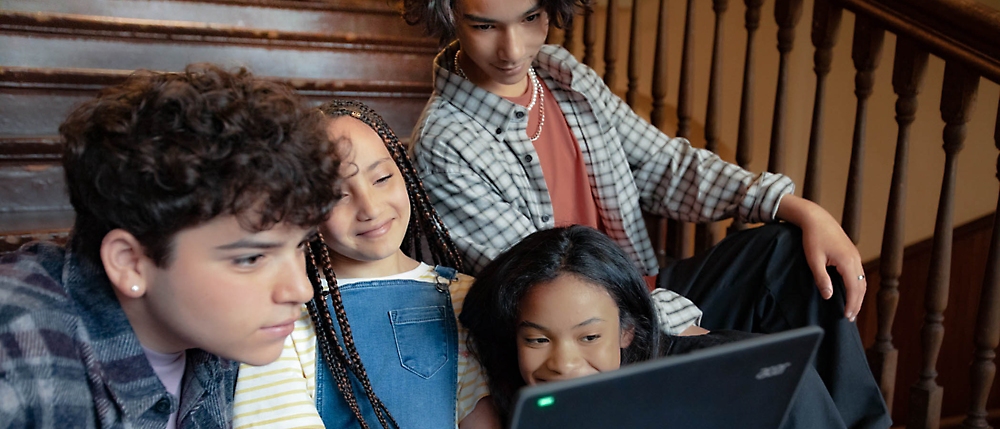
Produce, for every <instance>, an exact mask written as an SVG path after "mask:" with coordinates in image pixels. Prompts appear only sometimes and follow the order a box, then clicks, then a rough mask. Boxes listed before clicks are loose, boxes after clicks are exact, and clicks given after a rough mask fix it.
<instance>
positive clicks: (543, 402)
mask: <svg viewBox="0 0 1000 429" xmlns="http://www.w3.org/2000/svg"><path fill="white" fill-rule="evenodd" d="M554 403H556V398H555V397H554V396H543V397H541V398H538V406H539V407H548V406H550V405H552V404H554Z"/></svg>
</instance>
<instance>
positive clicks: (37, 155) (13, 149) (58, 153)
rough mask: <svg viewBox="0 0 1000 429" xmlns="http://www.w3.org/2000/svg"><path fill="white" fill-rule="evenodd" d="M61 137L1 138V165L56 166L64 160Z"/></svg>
mask: <svg viewBox="0 0 1000 429" xmlns="http://www.w3.org/2000/svg"><path fill="white" fill-rule="evenodd" d="M62 152H63V142H62V138H60V137H59V136H18V137H0V165H11V164H25V163H32V164H39V163H44V164H55V163H58V162H60V161H61V160H62Z"/></svg>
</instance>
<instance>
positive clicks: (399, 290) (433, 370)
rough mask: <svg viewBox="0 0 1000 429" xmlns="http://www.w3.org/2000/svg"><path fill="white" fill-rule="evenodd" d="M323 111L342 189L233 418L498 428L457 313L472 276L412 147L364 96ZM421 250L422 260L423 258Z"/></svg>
mask: <svg viewBox="0 0 1000 429" xmlns="http://www.w3.org/2000/svg"><path fill="white" fill-rule="evenodd" d="M320 110H321V111H323V112H324V113H325V114H326V115H327V116H328V117H329V118H330V122H329V124H328V128H327V130H328V135H329V137H330V138H331V139H332V140H334V141H340V142H343V146H344V147H345V148H346V147H349V148H350V152H349V153H348V154H347V155H346V156H345V157H344V162H343V164H342V165H343V167H342V170H343V171H341V173H342V177H344V179H343V182H342V183H341V185H340V189H341V192H342V195H341V197H340V199H339V200H338V202H337V203H336V204H335V205H334V208H333V210H332V211H331V214H330V217H329V218H328V219H327V220H326V222H325V223H324V224H322V225H321V226H320V228H319V230H320V233H321V236H320V239H319V240H316V241H314V242H312V243H311V245H310V246H309V252H307V257H306V265H307V273H308V275H309V277H310V279H311V280H312V282H313V287H314V298H313V300H312V301H310V302H309V303H308V304H307V305H306V306H305V307H304V308H303V311H302V314H301V317H299V319H298V321H296V323H295V330H294V332H293V333H292V335H291V336H290V337H289V339H288V341H286V343H285V348H284V352H283V353H282V355H281V358H279V359H278V361H277V362H275V363H273V364H271V365H267V366H263V367H249V366H244V367H242V368H241V369H240V374H239V378H238V381H237V386H236V398H235V404H234V425H235V426H236V427H265V426H269V427H279V428H289V427H324V426H325V427H327V428H348V427H350V428H354V427H361V428H377V427H382V428H398V427H403V428H447V427H457V426H458V424H457V423H458V422H461V427H462V428H467V427H491V426H490V425H491V424H495V417H494V415H493V413H492V408H490V403H489V401H480V399H482V398H483V397H485V396H486V394H487V387H486V383H485V379H484V378H483V376H482V374H481V371H480V369H479V366H478V363H477V362H476V361H475V359H472V358H470V357H469V355H468V353H467V352H466V351H465V343H466V341H465V332H464V330H463V329H461V328H460V327H459V325H458V322H457V320H456V316H455V315H456V314H459V313H460V312H461V309H462V302H463V301H464V298H465V293H466V291H467V290H468V288H469V286H470V285H471V283H472V279H471V278H470V277H468V276H465V275H461V274H458V272H457V269H460V268H461V261H460V258H459V256H458V253H457V252H456V250H455V245H454V244H453V243H452V241H451V239H450V238H449V236H448V232H447V230H446V229H445V227H444V226H443V225H442V223H441V220H440V219H439V218H438V216H437V213H436V212H435V211H434V209H433V207H432V206H431V205H430V202H429V200H428V198H427V195H426V194H425V192H424V190H423V186H422V185H421V183H420V181H419V179H417V176H416V173H415V172H414V170H413V166H412V165H411V164H410V161H409V159H408V158H407V156H406V149H405V147H404V146H403V145H402V144H400V142H399V140H398V139H397V138H396V136H395V135H394V134H393V132H392V130H390V129H389V127H388V126H387V125H386V123H385V121H384V120H383V119H382V118H381V117H380V116H379V115H378V114H377V113H375V112H374V111H373V110H371V109H370V108H368V107H367V106H365V105H363V104H361V103H358V102H352V101H334V102H331V103H328V104H326V105H324V106H322V107H320ZM421 261H427V262H429V263H431V264H433V266H432V265H428V264H426V263H424V262H421Z"/></svg>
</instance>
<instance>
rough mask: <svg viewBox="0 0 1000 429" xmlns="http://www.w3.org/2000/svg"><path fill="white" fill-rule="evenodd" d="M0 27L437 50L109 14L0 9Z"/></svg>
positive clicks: (392, 40)
mask: <svg viewBox="0 0 1000 429" xmlns="http://www.w3.org/2000/svg"><path fill="white" fill-rule="evenodd" d="M0 31H3V32H8V33H27V34H32V35H43V36H50V37H74V38H77V37H86V38H103V39H127V40H147V41H158V42H170V43H195V44H226V45H244V46H265V47H290V48H296V49H315V50H330V49H342V50H365V51H375V52H404V53H414V54H426V55H434V54H436V53H437V43H436V42H435V41H434V40H433V39H429V38H412V37H396V36H379V35H358V34H323V33H307V32H293V31H278V30H267V29H252V28H245V27H236V26H228V25H217V24H208V23H193V22H184V21H160V20H152V19H136V18H112V17H100V16H89V15H74V14H65V13H50V12H33V13H29V12H15V11H4V10H0Z"/></svg>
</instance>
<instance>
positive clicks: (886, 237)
mask: <svg viewBox="0 0 1000 429" xmlns="http://www.w3.org/2000/svg"><path fill="white" fill-rule="evenodd" d="M927 58H928V55H927V51H925V50H923V49H922V48H921V47H919V46H917V45H916V43H914V42H913V41H912V40H910V39H908V38H905V37H897V38H896V57H895V60H894V63H893V68H892V88H893V91H895V93H896V96H897V99H896V123H897V124H898V126H899V133H898V134H897V137H896V158H895V161H894V162H893V164H892V182H891V184H890V186H889V203H888V208H887V211H886V214H885V231H884V232H883V236H882V253H881V255H882V256H881V258H882V262H881V263H880V264H879V278H880V279H881V280H880V283H879V289H878V295H877V301H876V311H877V314H878V333H877V334H876V335H875V344H873V345H872V347H871V348H869V349H868V365H869V366H870V367H871V369H872V375H874V376H875V380H876V381H877V382H878V385H879V389H880V390H881V391H882V397H883V398H885V402H886V404H888V405H889V408H890V409H891V408H892V403H893V395H894V392H895V388H896V363H897V361H898V350H896V348H895V347H894V346H893V345H892V322H893V321H894V320H895V318H896V307H897V305H898V304H899V276H900V275H901V274H902V272H903V225H904V216H903V214H904V213H905V211H906V181H907V177H906V176H907V163H908V162H909V151H910V125H911V124H913V120H914V118H916V114H917V94H918V93H919V92H920V85H921V83H922V82H923V79H924V71H925V70H926V69H927Z"/></svg>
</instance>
